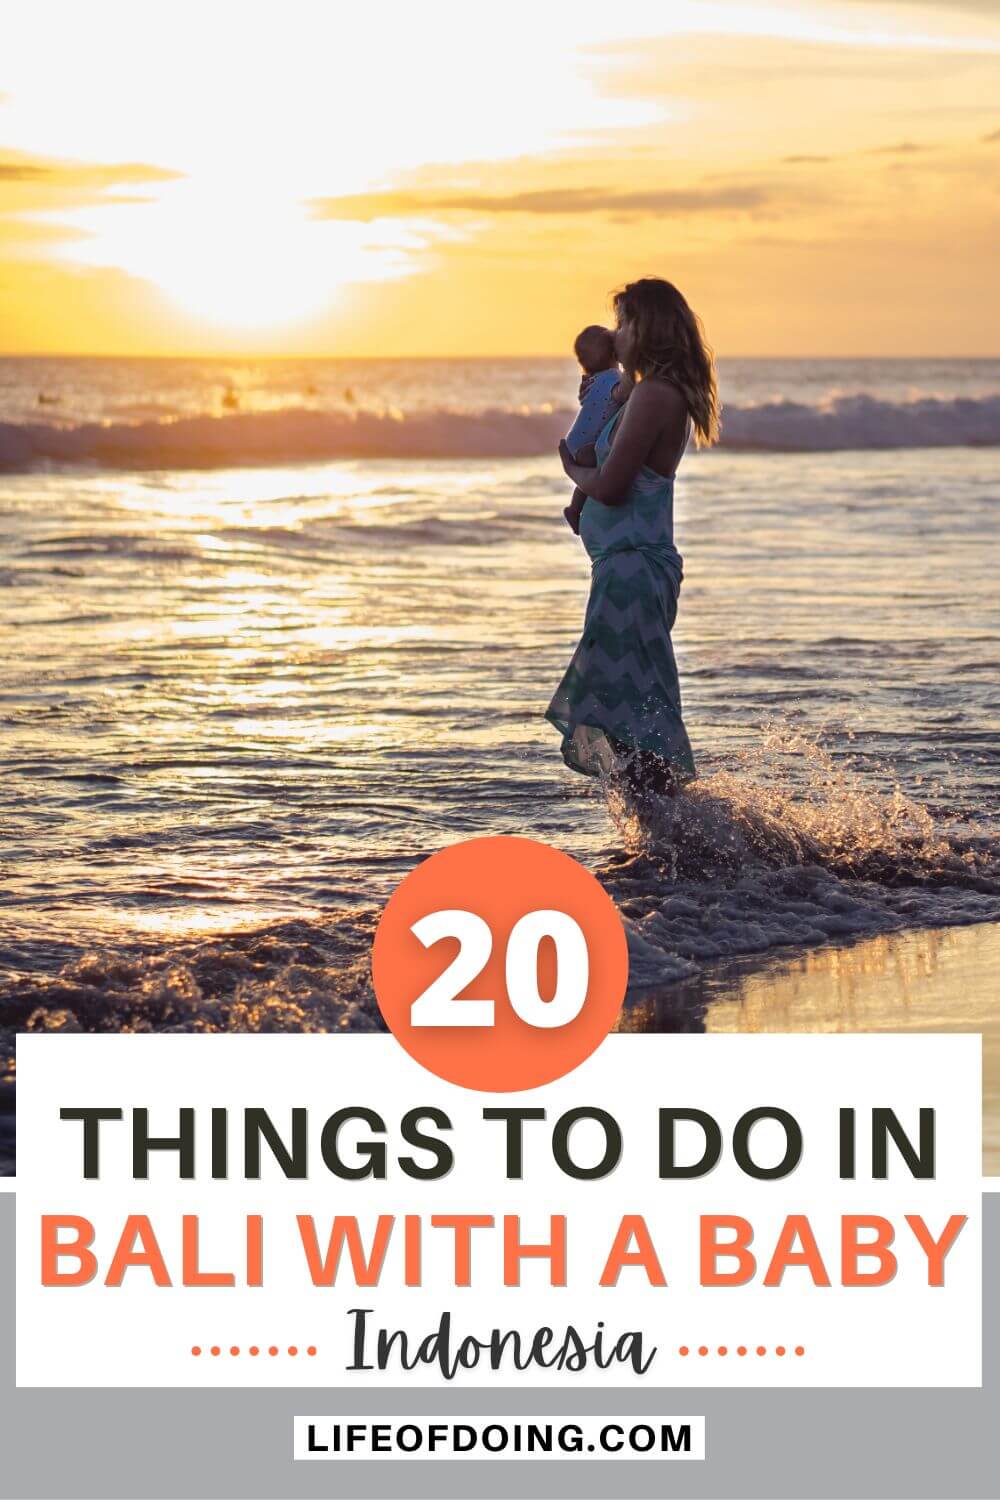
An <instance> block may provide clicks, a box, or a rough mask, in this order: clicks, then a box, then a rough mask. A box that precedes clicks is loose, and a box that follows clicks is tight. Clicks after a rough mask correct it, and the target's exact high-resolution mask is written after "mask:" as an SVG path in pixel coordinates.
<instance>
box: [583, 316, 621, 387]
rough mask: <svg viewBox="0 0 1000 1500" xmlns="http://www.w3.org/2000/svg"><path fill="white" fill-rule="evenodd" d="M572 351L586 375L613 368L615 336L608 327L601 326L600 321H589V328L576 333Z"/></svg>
mask: <svg viewBox="0 0 1000 1500" xmlns="http://www.w3.org/2000/svg"><path fill="white" fill-rule="evenodd" d="M573 352H574V354H575V355H576V357H577V359H578V360H579V361H580V365H581V367H582V369H583V371H584V373H585V374H587V375H596V374H597V373H598V372H599V371H600V370H610V369H613V368H614V365H615V363H616V361H615V336H614V334H613V333H612V332H611V329H610V328H602V327H601V325H600V323H591V325H590V327H589V328H585V329H584V330H583V332H582V333H578V334H577V336H576V343H575V344H574V345H573Z"/></svg>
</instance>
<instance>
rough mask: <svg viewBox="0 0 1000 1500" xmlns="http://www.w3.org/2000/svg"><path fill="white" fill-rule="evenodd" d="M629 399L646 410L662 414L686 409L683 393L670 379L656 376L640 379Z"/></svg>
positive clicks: (665, 414)
mask: <svg viewBox="0 0 1000 1500" xmlns="http://www.w3.org/2000/svg"><path fill="white" fill-rule="evenodd" d="M629 399H630V400H631V401H633V402H638V404H639V406H640V407H642V408H643V409H645V410H646V411H649V412H653V411H657V412H660V413H661V414H662V415H664V416H672V415H673V414H674V413H677V412H686V411H687V402H686V401H685V400H684V396H683V393H682V392H681V391H679V390H678V389H677V387H676V386H675V385H674V384H673V383H672V382H671V381H669V380H661V379H659V378H657V377H649V378H647V379H646V380H640V381H639V383H638V385H637V386H636V388H635V390H634V391H633V392H632V395H631V397H630V398H629Z"/></svg>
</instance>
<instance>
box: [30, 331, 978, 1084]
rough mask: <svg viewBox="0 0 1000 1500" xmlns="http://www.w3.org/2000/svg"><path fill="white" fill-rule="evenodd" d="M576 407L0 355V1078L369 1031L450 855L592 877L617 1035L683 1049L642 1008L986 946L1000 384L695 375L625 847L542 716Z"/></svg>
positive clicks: (674, 1021) (562, 615)
mask: <svg viewBox="0 0 1000 1500" xmlns="http://www.w3.org/2000/svg"><path fill="white" fill-rule="evenodd" d="M576 384H577V373H576V371H575V369H574V366H573V364H572V362H571V361H570V360H562V359H534V360H485V359H484V360H410V361H383V360H359V361H337V360H310V361H294V360H282V361H260V362H252V361H240V360H237V361H221V360H219V361H211V360H209V361H195V360H127V359H70V358H66V359H4V360H0V511H2V528H3V533H4V537H5V546H4V549H3V557H2V563H0V583H2V589H0V611H2V628H3V636H4V641H5V643H6V650H5V651H4V653H3V660H2V663H0V702H2V715H3V732H2V736H0V757H2V771H3V783H4V788H5V797H4V814H3V842H2V846H0V847H2V867H0V874H2V882H0V902H2V919H0V1071H2V1070H3V1069H4V1068H5V1067H6V1070H7V1075H6V1076H7V1077H8V1079H10V1080H11V1081H12V1080H13V1076H14V1063H13V1038H14V1033H15V1031H17V1030H19V1029H25V1028H28V1029H37V1028H44V1029H65V1028H72V1029H76V1028H82V1029H87V1030H89V1029H104V1028H110V1029H115V1030H119V1029H126V1030H148V1029H167V1030H170V1029H182V1030H188V1029H198V1030H217V1029H258V1030H267V1029H286V1028H289V1029H294V1030H299V1029H303V1028H304V1029H321V1030H329V1029H334V1028H354V1027H373V1026H377V1025H378V1024H379V1021H378V1016H377V1012H376V1010H375V1007H374V1003H373V998H372V994H371V988H370V981H369V978H368V951H369V945H370V940H371V934H372V931H373V927H374V923H375V921H376V920H377V915H378V911H379V909H380V905H381V903H382V902H383V901H384V900H385V898H386V896H387V895H388V893H389V892H390V891H391V890H392V888H393V886H394V885H395V884H396V883H397V882H398V881H399V880H400V879H401V878H402V876H403V875H405V874H406V872H407V871H408V870H409V869H411V868H412V867H413V865H414V863H415V862H416V861H417V860H419V859H420V858H421V857H423V856H425V855H427V854H429V853H431V852H432V851H434V850H435V849H437V848H439V847H441V846H442V845H444V844H447V843H450V842H453V841H454V840H457V839H463V838H470V837H473V836H475V835H478V834H488V833H513V834H522V835H526V836H529V837H532V838H538V839H543V840H546V841H548V842H550V843H552V844H555V845H558V846H559V847H560V848H562V849H565V850H566V851H567V852H569V853H571V854H573V855H575V856H576V857H577V858H579V859H581V860H583V861H584V862H585V863H586V864H587V865H588V866H589V867H590V868H591V869H593V870H594V872H595V873H596V874H597V876H598V877H599V878H600V879H601V880H602V881H603V882H604V884H605V885H606V887H607V889H608V890H609V891H610V892H611V894H612V896H613V897H614V898H615V900H616V901H617V902H618V905H619V907H620V909H621V911H622V913H623V916H624V918H625V921H626V925H627V929H628V934H629V943H630V954H631V975H632V978H631V986H630V998H629V1007H630V1008H629V1010H628V1011H627V1012H626V1016H625V1018H624V1019H623V1024H624V1025H633V1026H636V1025H657V1026H660V1027H664V1026H667V1027H669V1026H671V1025H675V1026H679V1025H688V1024H689V1023H690V1015H689V1013H688V1012H684V1014H683V1015H682V1014H681V1013H680V1012H678V1011H677V1010H676V1009H672V1002H671V995H672V994H673V993H674V991H675V990H676V993H678V994H680V993H681V992H682V990H683V989H684V987H685V986H687V987H688V989H689V988H690V985H691V983H692V982H695V981H698V982H700V981H701V980H702V979H704V978H705V976H708V977H709V978H711V976H712V974H713V973H722V972H724V971H726V972H728V970H727V969H726V966H729V967H730V968H731V966H732V965H733V963H734V962H735V963H743V964H746V963H747V962H751V963H757V962H758V961H760V960H761V959H762V957H766V956H768V955H778V956H779V957H780V958H781V960H782V961H783V962H785V963H786V965H787V964H788V963H791V964H793V965H794V964H796V963H800V962H801V958H802V955H806V954H809V953H810V952H812V951H813V950H816V949H817V947H818V945H826V946H827V947H828V946H829V945H830V944H831V943H832V944H834V945H840V948H841V949H842V948H843V947H844V946H845V945H847V946H850V945H852V944H857V943H858V942H859V941H862V940H866V939H872V938H881V937H885V936H887V935H892V934H907V933H910V934H912V933H920V932H923V931H929V930H933V931H938V932H940V931H942V930H945V929H951V928H959V927H969V926H971V925H973V924H980V923H992V922H997V921H998V920H1000V828H998V822H1000V815H998V798H997V784H998V783H997V769H998V763H1000V741H998V726H1000V612H998V607H997V598H998V590H997V578H998V576H1000V546H998V541H997V519H996V518H997V504H998V500H1000V477H998V464H997V458H998V447H1000V361H996V360H993V361H990V360H967V361H966V360H947V361H938V360H884V361H882V360H857V361H846V360H837V361H832V360H723V361H722V362H721V366H720V386H721V393H722V399H723V407H724V410H723V431H724V441H723V444H722V446H721V447H720V448H719V449H717V450H712V451H709V452H697V451H695V450H694V449H693V448H692V449H691V450H690V451H689V452H688V454H687V456H686V458H685V460H684V463H683V464H682V467H681V470H680V474H679V477H678V480H677V504H676V536H677V542H678V546H679V548H680V550H681V552H682V554H683V556H684V560H685V581H684V587H683V590H682V593H681V602H680V612H679V617H678V622H677V626H676V629H675V636H674V640H675V648H676V652H677V657H678V662H679V668H680V675H681V688H682V693H683V696H684V708H685V718H686V721H687V724H688V728H689V732H690V736H691V740H692V743H693V745H694V748H695V753H696V756H697V759H698V764H699V771H700V777H699V780H698V782H697V783H695V785H694V786H693V787H692V788H691V789H690V790H689V791H688V792H687V793H686V794H685V795H684V796H682V797H680V798H678V799H677V800H676V802H674V803H672V804H667V805H665V807H664V810H663V814H662V818H661V819H660V821H659V824H658V825H657V826H654V827H652V828H648V827H642V828H641V827H639V826H638V825H637V824H636V822H635V819H634V817H633V816H632V814H631V811H630V809H629V808H627V807H625V806H622V805H619V804H618V803H616V801H615V798H614V796H613V795H611V794H610V793H609V792H608V789H607V788H604V787H602V786H601V785H600V784H598V783H595V782H591V781H588V780H587V779H586V778H583V777H579V776H574V775H573V774H572V773H571V772H569V771H568V770H566V769H565V768H564V767H563V765H562V762H561V759H560V756H559V742H558V737H557V735H556V733H555V732H554V731H553V730H552V728H551V727H550V726H549V725H548V724H547V723H546V722H545V720H544V718H543V714H544V710H545V708H546V706H547V703H548V700H549V697H550V695H551V693H552V691H553V689H554V688H555V686H556V684H557V683H558V681H559V679H560V676H561V675H562V672H563V670H564V668H565V666H566V663H567V661H568V659H569V657H570V655H571V653H572V651H573V648H574V645H575V643H576V640H577V637H578V635H579V632H580V628H581V624H582V619H583V611H584V607H585V603H586V595H587V583H588V563H587V559H586V556H585V554H584V552H583V550H582V547H581V546H580V544H579V542H578V541H577V539H576V538H575V537H574V536H573V535H572V534H571V533H570V531H569V530H568V529H567V527H566V525H565V523H564V521H563V519H562V516H561V509H562V506H563V505H564V504H565V503H566V499H567V485H566V481H565V478H564V476H563V475H562V472H561V469H560V467H559V464H558V461H557V459H556V457H555V451H554V450H555V446H556V443H557V441H558V438H559V436H560V435H561V434H562V433H563V432H564V431H565V429H566V428H567V427H568V425H569V423H570V421H571V419H572V412H573V407H574V404H575V390H576ZM824 951H825V950H824ZM650 996H658V997H659V999H658V1000H657V1003H656V1004H655V1005H650ZM955 1004H956V1008H959V1007H960V1006H961V997H960V996H958V997H957V998H956V1001H955ZM732 1015H733V1013H732V1012H731V1013H730V1018H729V1019H730V1023H731V1022H732ZM637 1018H638V1019H637ZM958 1020H961V1017H960V1016H956V1021H958ZM900 1024H904V1025H905V1024H906V1022H905V1017H903V1018H902V1019H901V1022H900ZM0 1092H2V1091H0Z"/></svg>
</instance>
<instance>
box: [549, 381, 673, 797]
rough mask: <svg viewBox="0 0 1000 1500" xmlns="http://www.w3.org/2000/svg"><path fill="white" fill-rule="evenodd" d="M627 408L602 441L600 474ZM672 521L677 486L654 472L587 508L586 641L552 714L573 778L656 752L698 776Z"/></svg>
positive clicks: (583, 521)
mask: <svg viewBox="0 0 1000 1500" xmlns="http://www.w3.org/2000/svg"><path fill="white" fill-rule="evenodd" d="M622 411H624V407H622V408H621V410H620V411H618V412H617V413H616V414H615V416H614V417H612V419H611V421H610V422H608V423H607V424H606V426H605V427H604V428H603V429H602V431H601V433H600V435H599V436H598V439H597V442H596V444H595V450H596V455H597V463H598V467H600V466H601V465H602V464H603V463H604V462H605V461H606V459H607V456H608V453H609V452H610V450H611V439H612V435H613V433H614V429H615V425H616V423H617V422H618V421H619V419H620V417H621V414H622ZM673 518H674V481H673V479H672V478H667V477H665V476H664V475H663V474H658V473H657V472H656V470H655V469H651V468H648V467H647V466H645V465H644V466H643V467H642V468H641V469H640V470H639V472H638V474H637V475H636V477H635V479H634V480H633V482H632V485H631V487H630V488H629V491H628V494H627V495H626V497H625V499H624V501H623V502H622V503H621V504H620V505H614V506H612V505H602V504H601V503H600V501H598V500H593V499H588V500H587V502H586V504H585V505H584V507H583V511H582V513H581V516H580V540H581V541H582V542H583V544H584V546H585V547H586V549H587V552H588V554H589V556H590V559H591V563H592V565H593V566H592V574H591V584H590V598H589V600H588V602H587V614H586V618H585V620H584V628H583V638H582V639H581V641H580V644H579V645H578V646H577V648H576V650H575V651H574V653H573V658H572V660H571V662H570V664H569V666H568V667H567V669H566V673H565V676H564V677H563V680H562V682H561V683H560V684H559V686H558V688H557V689H556V692H555V696H554V697H553V699H552V702H551V703H550V704H549V707H548V710H547V711H546V715H545V717H546V718H547V719H549V720H550V721H551V723H553V724H554V725H555V726H556V728H557V729H558V730H559V732H560V734H561V735H562V737H563V743H562V753H563V759H564V760H565V762H566V764H567V765H568V766H570V767H571V769H572V770H574V771H582V772H583V773H584V774H585V775H588V776H598V775H601V774H608V773H611V772H614V771H617V770H621V769H622V768H623V762H625V763H627V762H628V760H629V759H631V758H633V757H635V754H636V752H647V753H649V754H652V755H655V756H657V757H659V758H660V759H661V760H662V761H664V762H666V763H667V765H668V766H669V768H670V770H671V772H672V775H673V777H674V779H675V780H676V781H677V782H678V783H680V782H685V781H690V780H692V778H693V777H694V775H695V767H694V756H693V755H692V752H691V745H690V742H689V741H688V737H687V731H686V730H685V728H684V721H683V719H682V718H681V693H680V684H679V683H678V680H677V663H676V661H675V660H674V651H673V646H672V645H671V643H670V631H671V629H672V627H673V623H674V620H675V618H676V616H677V599H678V595H679V593H680V587H681V578H682V576H683V568H682V563H681V556H680V553H679V552H678V551H677V549H676V547H675V546H674V519H673ZM640 758H642V759H644V758H645V757H644V756H643V757H640Z"/></svg>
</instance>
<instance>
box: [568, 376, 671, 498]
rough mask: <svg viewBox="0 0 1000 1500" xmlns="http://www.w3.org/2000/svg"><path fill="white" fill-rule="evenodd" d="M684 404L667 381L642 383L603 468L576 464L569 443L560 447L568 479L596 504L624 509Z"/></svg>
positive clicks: (625, 415)
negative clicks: (638, 478) (638, 480)
mask: <svg viewBox="0 0 1000 1500" xmlns="http://www.w3.org/2000/svg"><path fill="white" fill-rule="evenodd" d="M683 402H684V398H683V396H682V395H681V393H680V392H679V391H677V390H675V389H674V388H673V387H672V386H669V385H667V384H666V383H665V382H664V381H659V380H657V381H652V380H646V381H640V382H639V384H638V385H637V386H636V388H635V390H634V391H633V393H632V395H631V396H630V397H629V400H628V404H627V405H626V407H625V412H624V415H623V416H622V419H621V422H620V424H619V426H618V430H617V432H616V433H615V440H614V444H613V445H612V448H611V452H610V453H609V454H608V457H607V459H606V461H605V463H604V466H603V468H601V469H594V468H587V467H586V465H583V464H578V463H574V461H573V457H572V454H571V453H570V451H569V449H568V448H567V447H566V445H565V443H561V444H560V446H559V456H560V458H561V459H562V464H563V468H564V469H565V471H566V473H567V475H568V476H569V478H570V479H571V480H572V481H573V483H574V484H575V485H577V486H578V487H579V488H580V489H581V490H583V492H584V494H585V495H589V496H590V498H591V499H592V500H597V501H599V502H600V503H601V505H621V503H622V501H623V500H624V499H625V496H626V495H627V494H628V492H629V490H630V489H631V487H632V483H633V481H634V479H635V476H636V475H637V474H638V472H639V470H640V469H641V468H642V466H643V464H644V463H646V462H647V460H648V459H649V456H650V454H651V453H652V451H653V448H654V446H655V444H656V440H657V438H658V437H659V436H660V433H661V432H662V431H663V429H664V427H665V426H666V425H667V423H668V422H670V421H672V420H673V419H674V418H675V417H676V416H677V414H678V408H679V406H683Z"/></svg>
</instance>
